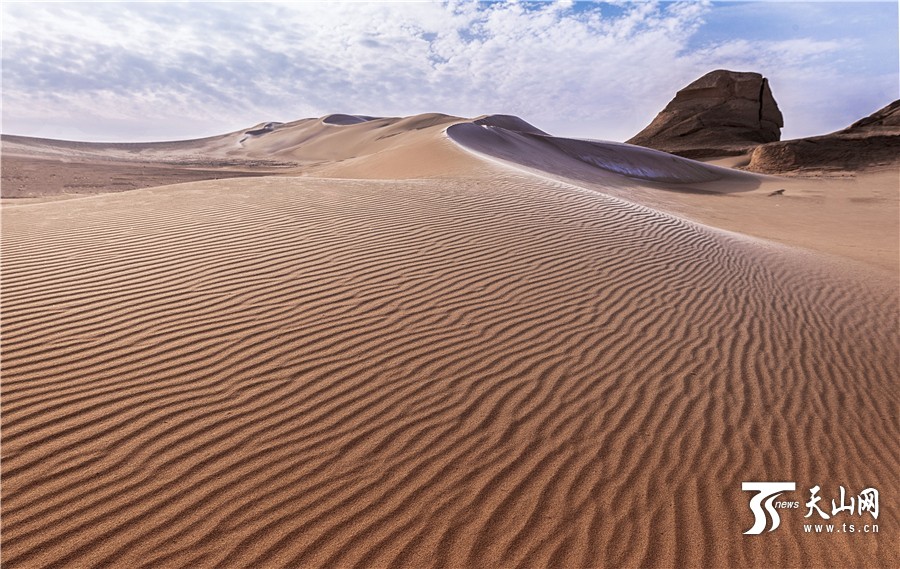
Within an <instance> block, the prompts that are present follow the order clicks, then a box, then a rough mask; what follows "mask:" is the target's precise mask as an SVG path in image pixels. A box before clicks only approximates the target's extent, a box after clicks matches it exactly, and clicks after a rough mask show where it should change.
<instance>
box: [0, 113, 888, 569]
mask: <svg viewBox="0 0 900 569" xmlns="http://www.w3.org/2000/svg"><path fill="white" fill-rule="evenodd" d="M378 120H382V119H378ZM378 120H373V121H369V122H367V123H363V124H361V125H351V126H347V127H340V128H347V129H350V128H357V127H358V126H364V125H372V124H373V123H377V122H378ZM389 127H390V126H389V125H386V126H385V127H384V128H389ZM310 128H318V127H317V126H315V125H311V126H310ZM475 128H479V129H480V128H481V127H480V126H478V127H475ZM463 132H465V131H463ZM485 132H488V133H491V132H493V131H490V130H486V131H485ZM277 133H278V129H275V130H274V131H273V132H272V133H269V134H265V135H263V138H265V137H266V136H270V135H275V134H277ZM489 135H490V136H500V137H501V141H502V140H508V139H509V138H510V137H508V136H507V135H504V134H502V133H501V134H497V133H496V132H493V134H489ZM520 139H522V140H524V141H522V140H520ZM512 141H513V144H529V145H530V144H534V145H537V144H547V143H546V142H543V141H542V140H541V139H538V138H529V137H518V136H516V137H512ZM555 151H558V152H563V150H562V149H557V150H555ZM672 164H675V163H674V162H673V163H672ZM678 164H679V165H683V167H684V169H685V170H681V169H680V168H681V167H682V166H679V169H677V170H675V171H677V172H682V171H686V172H687V173H686V174H679V175H685V176H687V175H693V174H691V173H692V172H695V171H696V172H697V174H696V175H698V176H704V175H707V174H706V172H709V170H703V169H700V168H699V167H695V166H690V165H684V163H681V162H679V163H678ZM695 169H696V170H695ZM649 170H650V171H649V174H647V175H650V176H654V177H655V176H669V175H670V174H669V173H661V171H662V170H661V167H660V166H652V167H650V169H649ZM666 172H668V171H666ZM2 232H3V233H2V238H3V248H4V251H3V258H2V295H3V311H2V319H3V322H2V324H3V333H4V353H3V372H4V377H3V394H2V395H3V462H2V474H3V501H2V508H3V511H2V514H3V548H2V561H3V566H4V568H9V569H20V568H31V567H64V566H66V567H132V568H140V567H148V568H149V567H192V568H203V567H223V566H228V567H307V568H309V567H359V568H378V567H415V568H421V567H446V568H454V567H464V566H468V567H547V566H557V567H604V566H622V567H638V566H640V567H672V566H676V565H677V566H689V567H725V566H734V565H743V566H753V567H771V566H798V565H801V564H803V565H808V566H816V567H824V566H841V567H850V566H868V567H889V566H897V565H898V563H900V558H898V552H897V548H896V543H897V539H896V536H897V533H896V532H897V531H898V528H900V510H898V508H897V507H896V501H895V499H894V497H893V496H894V494H893V490H894V489H895V488H896V482H897V477H896V473H897V472H898V471H900V443H898V441H900V426H898V422H897V417H898V408H900V405H898V404H900V394H898V390H897V389H896V381H897V376H896V373H897V364H898V348H897V346H898V343H897V339H898V338H897V322H896V314H897V310H898V307H897V295H896V285H895V283H894V282H892V281H889V280H888V281H887V282H885V280H884V279H880V278H878V277H877V276H873V277H872V278H869V277H868V276H866V275H865V274H863V273H862V272H858V273H857V274H856V275H855V278H854V279H853V280H847V279H845V278H844V277H843V276H842V273H841V272H840V271H837V270H833V267H832V266H831V265H830V264H829V263H827V262H824V261H823V260H822V259H820V258H819V257H816V256H813V255H807V254H804V253H799V252H797V251H795V250H793V249H788V248H782V247H778V246H774V245H771V244H767V243H765V242H762V241H756V240H752V239H748V238H744V237H741V236H738V235H736V234H731V233H726V232H720V231H716V230H713V229H709V228H707V227H704V226H701V225H696V224H693V223H690V222H686V221H684V220H681V219H679V218H676V217H672V216H668V215H665V214H662V213H659V212H658V211H655V210H653V209H649V208H647V207H643V206H639V205H634V204H631V203H629V202H626V201H622V200H619V199H616V198H613V197H610V196H607V195H604V194H602V193H597V192H591V191H585V190H582V189H580V188H576V187H574V186H571V185H567V184H561V183H556V182H551V181H546V180H542V179H539V178H536V177H534V176H531V175H526V174H519V173H514V172H511V171H509V170H507V169H501V168H494V169H493V170H492V171H491V174H490V175H489V176H488V175H485V176H482V177H481V178H471V179H458V180H438V181H435V180H408V181H380V182H379V181H359V180H357V181H354V180H321V179H300V178H275V177H270V178H262V179H254V180H248V179H243V180H228V181H224V182H222V181H219V182H197V183H192V184H185V185H180V186H171V187H162V188H155V189H152V190H137V191H133V192H127V193H122V194H107V195H102V196H94V197H89V198H83V199H76V200H70V201H68V202H64V203H63V202H55V203H42V204H33V205H21V206H13V207H6V208H4V210H3V224H2ZM745 480H794V481H797V484H798V489H802V488H809V487H811V486H813V485H820V486H821V487H822V488H823V496H824V497H826V499H828V498H831V497H836V496H837V494H836V493H837V488H838V486H839V485H844V486H848V487H849V489H850V491H851V492H858V491H859V490H861V489H862V488H864V487H869V486H872V487H875V488H878V489H880V490H881V491H882V496H884V500H885V502H884V503H883V506H882V509H881V515H880V517H879V519H878V522H879V524H880V525H881V526H882V527H883V528H884V530H883V531H884V533H882V534H879V535H872V534H866V535H863V534H855V535H851V534H834V535H830V536H827V537H823V536H821V535H809V534H804V533H803V532H802V530H801V527H800V524H801V523H802V521H803V519H802V514H803V511H799V512H798V511H796V510H795V511H792V512H783V516H782V526H781V528H779V530H778V531H776V532H773V533H770V534H766V535H763V536H744V535H742V532H744V531H745V530H747V529H748V528H749V527H750V526H751V525H752V524H753V517H752V515H751V513H750V510H749V509H748V508H747V502H748V497H747V495H746V494H745V493H743V492H741V482H742V481H745ZM800 498H801V497H800V496H799V492H798V498H797V499H800ZM804 498H805V496H804Z"/></svg>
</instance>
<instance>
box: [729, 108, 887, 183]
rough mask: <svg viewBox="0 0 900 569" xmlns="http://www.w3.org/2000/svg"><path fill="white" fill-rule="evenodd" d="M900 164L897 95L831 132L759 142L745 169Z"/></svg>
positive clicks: (807, 169)
mask: <svg viewBox="0 0 900 569" xmlns="http://www.w3.org/2000/svg"><path fill="white" fill-rule="evenodd" d="M897 164H900V99H898V100H896V101H894V102H893V103H890V104H889V105H887V106H886V107H884V108H882V109H879V110H877V111H875V112H874V113H872V114H871V115H869V116H867V117H866V118H864V119H861V120H858V121H856V122H855V123H853V124H852V125H850V126H849V127H847V128H845V129H844V130H839V131H837V132H833V133H831V134H826V135H822V136H813V137H809V138H798V139H796V140H785V141H782V142H773V143H770V144H764V145H762V146H758V147H756V148H755V149H754V150H753V153H752V154H751V155H750V163H749V164H748V165H747V169H748V170H752V171H754V172H764V173H768V174H784V173H803V172H807V173H809V172H829V171H832V172H834V171H840V172H845V171H855V170H863V169H868V168H878V167H882V166H893V165H897Z"/></svg>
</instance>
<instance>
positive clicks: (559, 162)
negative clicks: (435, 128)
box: [445, 116, 758, 189]
mask: <svg viewBox="0 0 900 569" xmlns="http://www.w3.org/2000/svg"><path fill="white" fill-rule="evenodd" d="M510 119H514V121H513V120H510ZM445 133H446V135H447V137H449V138H450V139H451V140H453V141H454V142H456V143H457V144H459V145H460V146H462V147H463V148H466V149H468V150H470V151H474V152H477V153H479V154H483V155H487V156H491V157H493V158H498V159H500V160H504V161H507V162H511V163H514V164H518V165H520V166H525V167H528V168H534V169H537V170H540V171H543V172H546V173H549V174H553V175H557V176H563V177H566V178H570V179H577V180H582V181H589V182H598V183H604V182H609V181H612V180H615V179H616V177H615V176H626V177H627V178H629V179H632V180H639V181H643V182H655V183H661V184H693V185H697V184H705V183H708V182H717V181H722V180H730V181H737V182H743V183H744V187H743V189H753V188H755V187H756V186H758V178H757V177H755V176H754V175H752V174H747V173H744V172H738V171H735V170H730V169H727V168H721V167H718V166H713V165H710V164H704V163H702V162H696V161H694V160H689V159H687V158H681V157H679V156H674V155H672V154H667V153H665V152H659V151H657V150H652V149H648V148H643V147H640V146H632V145H630V144H622V143H618V142H603V141H595V140H578V139H571V138H561V137H554V136H550V135H548V134H546V133H544V132H543V131H541V130H538V129H536V128H535V127H533V126H531V125H529V124H528V123H526V122H525V121H522V120H521V119H518V118H517V117H505V116H501V117H497V118H495V117H493V116H489V117H485V118H483V119H479V120H475V121H472V122H462V123H457V124H453V125H450V126H448V127H447V128H446V130H445ZM610 174H613V175H615V176H611V175H610Z"/></svg>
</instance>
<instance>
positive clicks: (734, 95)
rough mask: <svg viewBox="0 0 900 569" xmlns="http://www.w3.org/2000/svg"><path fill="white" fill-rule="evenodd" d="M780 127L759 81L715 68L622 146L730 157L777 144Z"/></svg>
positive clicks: (749, 75) (768, 92) (772, 101)
mask: <svg viewBox="0 0 900 569" xmlns="http://www.w3.org/2000/svg"><path fill="white" fill-rule="evenodd" d="M783 126H784V119H783V118H782V116H781V111H780V110H779V109H778V103H776V102H775V98H774V97H773V96H772V90H771V89H770V88H769V82H768V80H767V79H766V78H765V77H763V76H762V75H760V74H759V73H746V72H737V71H727V70H724V69H719V70H716V71H712V72H710V73H707V74H706V75H704V76H703V77H701V78H700V79H697V80H696V81H694V82H693V83H691V84H690V85H688V86H687V87H685V88H684V89H682V90H680V91H678V93H676V95H675V98H674V99H672V101H670V102H669V104H668V105H666V108H664V109H663V110H662V112H660V113H659V114H658V115H657V116H656V118H655V119H653V122H651V123H650V124H649V125H648V126H647V127H646V128H645V129H644V130H642V131H641V132H639V133H638V134H637V135H635V136H634V137H633V138H631V139H630V140H628V141H627V142H628V143H629V144H636V145H638V146H645V147H647V148H655V149H657V150H663V151H665V152H670V153H672V154H678V155H679V156H684V157H686V158H706V157H711V156H728V155H732V156H733V155H737V154H743V153H745V152H748V151H749V150H751V149H752V148H753V147H755V146H757V145H760V144H763V143H766V142H774V141H777V140H780V139H781V127H783Z"/></svg>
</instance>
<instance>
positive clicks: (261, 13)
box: [0, 1, 900, 141]
mask: <svg viewBox="0 0 900 569" xmlns="http://www.w3.org/2000/svg"><path fill="white" fill-rule="evenodd" d="M0 9H2V13H3V14H2V15H3V19H2V48H3V51H2V63H3V68H2V79H3V91H2V99H3V100H2V102H3V125H2V130H3V132H4V133H15V134H26V135H32V136H44V137H51V138H68V139H76V140H111V141H129V140H134V141H139V140H166V139H181V138H190V137H199V136H206V135H212V134H219V133H222V132H228V131H232V130H238V129H241V128H245V127H248V126H251V125H253V124H256V123H259V122H264V121H272V120H275V121H289V120H294V119H298V118H303V117H310V116H321V115H324V114H328V113H332V112H344V113H358V114H368V115H385V116H387V115H390V116H397V115H408V114H415V113H422V112H434V111H437V112H445V113H448V114H456V115H461V116H477V115H480V114H486V113H508V114H516V115H519V116H521V117H522V118H524V119H526V120H528V121H529V122H532V123H533V124H535V125H537V126H539V127H540V128H542V129H544V130H547V131H549V132H552V133H554V134H559V135H568V136H576V137H588V138H599V139H607V140H624V139H626V138H628V137H630V136H631V135H633V134H634V133H636V132H637V131H639V130H640V129H641V128H643V127H644V126H645V125H646V124H647V123H648V122H649V121H650V120H651V119H652V118H653V117H654V116H655V115H656V113H657V112H659V110H661V109H662V107H663V106H665V104H666V103H667V102H668V101H669V100H670V99H671V98H672V96H673V95H674V94H675V92H676V91H677V90H678V89H680V88H681V87H683V86H684V85H686V84H687V83H689V82H691V81H692V80H693V79H696V78H697V77H699V76H700V75H702V74H704V73H706V72H708V71H710V70H713V69H718V68H725V69H734V70H738V71H758V72H760V73H763V74H764V75H765V76H767V77H768V78H769V80H770V83H771V85H772V90H773V92H774V94H775V98H776V99H777V100H778V103H779V105H780V106H781V109H782V111H783V113H784V115H785V123H786V124H785V129H784V133H783V138H794V137H800V136H809V135H813V134H821V133H825V132H830V131H834V130H837V129H840V128H843V127H844V126H847V125H848V124H850V123H851V122H853V121H855V120H857V119H859V118H861V117H863V116H865V115H867V114H869V113H871V112H873V111H875V110H876V109H877V108H880V107H881V106H884V105H886V104H887V103H889V102H891V101H892V100H895V99H897V98H900V92H898V91H900V86H898V85H900V76H898V68H900V62H898V8H897V2H715V3H712V2H702V1H691V2H659V3H658V2H641V3H637V2H616V3H587V2H580V3H572V2H543V3H533V4H521V3H482V4H469V3H450V4H448V3H374V2H373V3H352V4H334V3H306V4H268V3H254V4H249V3H227V4H226V3H218V4H217V3H193V4H157V3H122V4H116V3H82V4H78V3H63V4H60V3H53V4H50V3H46V4H40V3H14V2H4V3H3V5H2V8H0Z"/></svg>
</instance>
